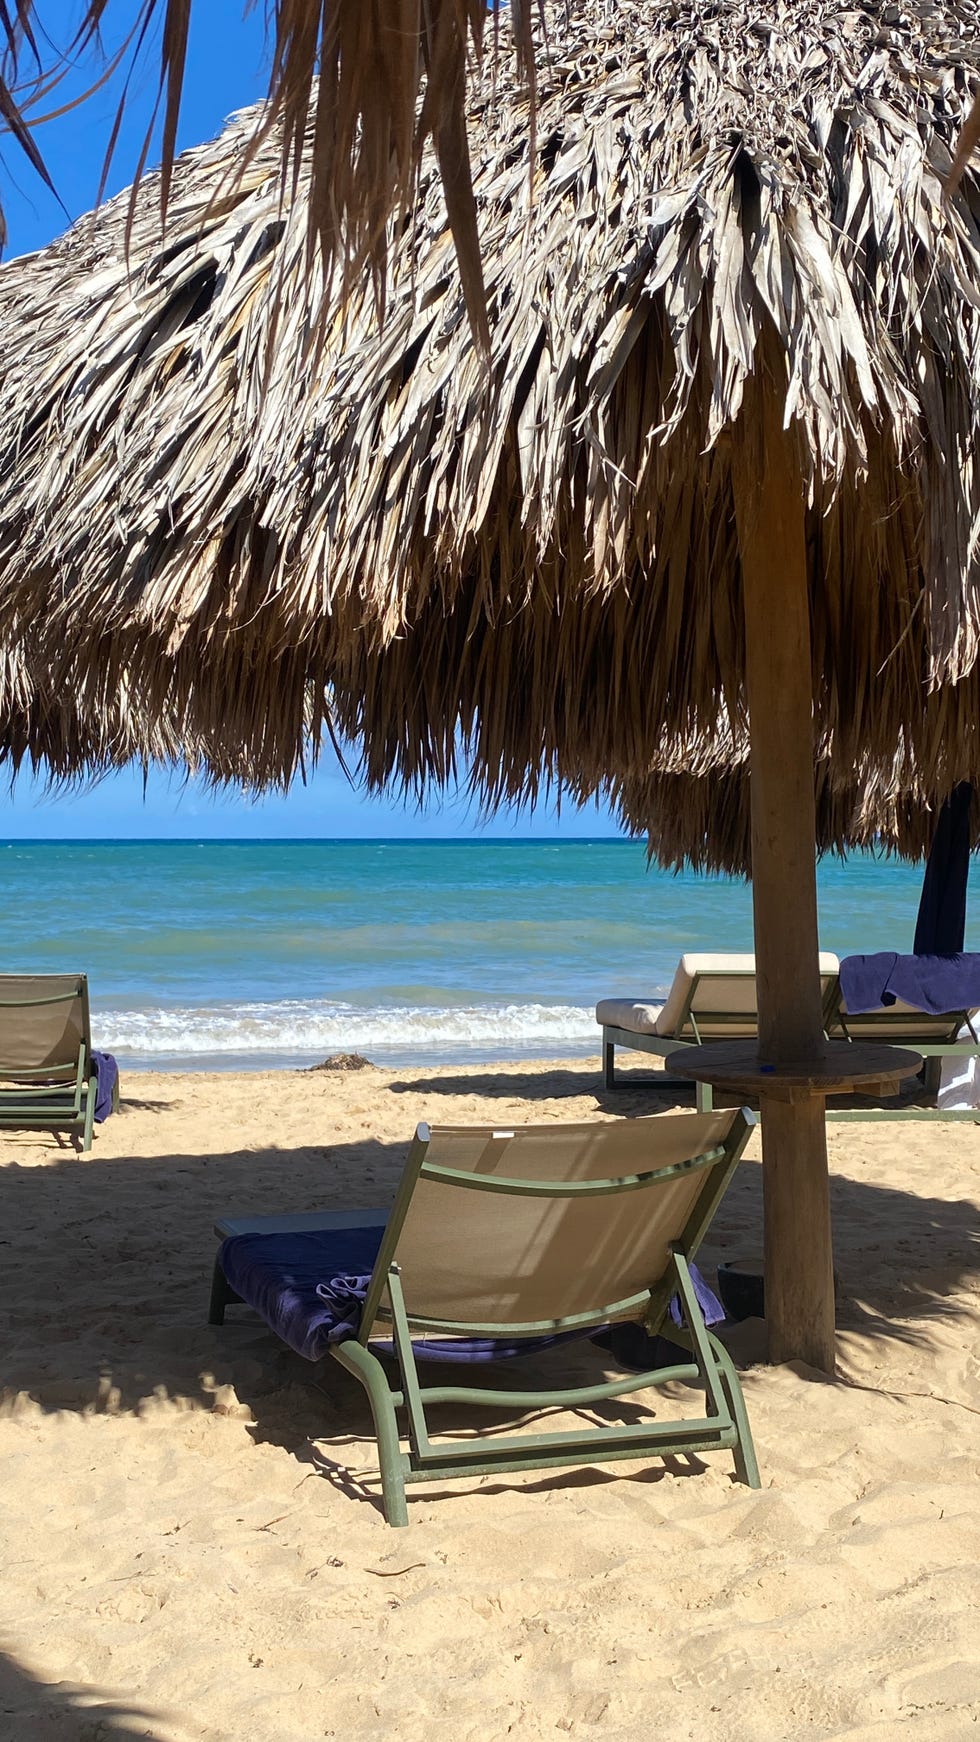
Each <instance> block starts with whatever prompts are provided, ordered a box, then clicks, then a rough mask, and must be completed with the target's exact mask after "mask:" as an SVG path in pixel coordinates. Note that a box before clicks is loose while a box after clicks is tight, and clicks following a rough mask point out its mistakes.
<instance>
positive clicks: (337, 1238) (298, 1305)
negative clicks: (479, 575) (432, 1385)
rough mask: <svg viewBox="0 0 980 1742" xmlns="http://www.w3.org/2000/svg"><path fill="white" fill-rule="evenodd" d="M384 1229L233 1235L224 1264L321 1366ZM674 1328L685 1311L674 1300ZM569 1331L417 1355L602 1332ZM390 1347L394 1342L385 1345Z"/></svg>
mask: <svg viewBox="0 0 980 1742" xmlns="http://www.w3.org/2000/svg"><path fill="white" fill-rule="evenodd" d="M383 1232H384V1230H383V1229H382V1228H337V1229H331V1228H324V1229H314V1230H312V1231H311V1232H309V1233H305V1234H296V1233H292V1234H234V1235H233V1236H232V1237H231V1239H230V1240H226V1241H225V1242H224V1244H223V1245H222V1247H221V1248H220V1250H219V1252H218V1263H219V1264H220V1266H221V1269H222V1270H223V1271H224V1274H225V1278H226V1280H227V1282H228V1283H229V1284H230V1286H231V1287H232V1288H233V1289H234V1291H235V1293H236V1294H237V1295H240V1296H241V1298H242V1300H244V1301H247V1302H248V1305H249V1306H251V1307H254V1308H255V1310H256V1312H257V1313H259V1314H261V1316H262V1318H264V1320H265V1322H266V1324H267V1325H269V1326H270V1327H271V1329H272V1330H274V1331H275V1333H276V1336H277V1337H281V1338H282V1341H283V1342H284V1343H287V1344H288V1345H289V1347H290V1348H291V1349H294V1350H295V1351H296V1353H297V1355H303V1356H305V1358H306V1360H307V1361H319V1359H320V1357H321V1356H322V1355H325V1354H326V1352H327V1350H328V1349H329V1347H330V1345H331V1343H340V1342H343V1340H344V1338H345V1337H353V1336H356V1335H357V1331H358V1327H359V1325H360V1321H361V1307H362V1305H363V1303H364V1299H365V1296H366V1295H367V1291H368V1284H369V1283H370V1280H371V1272H372V1270H373V1268H374V1261H375V1259H376V1257H377V1255H378V1248H379V1247H380V1245H381V1236H382V1234H383ZM691 1274H692V1277H693V1278H694V1285H695V1290H696V1293H697V1296H698V1300H699V1301H700V1303H701V1306H702V1309H703V1310H704V1311H705V1317H706V1319H707V1322H708V1323H709V1324H716V1323H717V1322H718V1320H719V1319H721V1318H723V1317H724V1313H723V1311H722V1308H721V1306H720V1304H719V1302H718V1301H717V1300H716V1299H715V1296H714V1295H713V1294H712V1293H711V1290H710V1289H709V1288H708V1285H707V1283H706V1282H705V1281H704V1278H703V1277H702V1276H700V1275H698V1274H697V1272H696V1270H695V1267H694V1265H692V1266H691ZM671 1311H672V1314H673V1316H674V1320H675V1323H677V1324H679V1323H680V1316H679V1310H678V1309H677V1308H676V1307H675V1305H674V1303H673V1302H672V1303H671ZM595 1330H596V1327H594V1326H590V1327H589V1329H588V1330H585V1331H565V1332H563V1333H561V1334H560V1335H553V1336H541V1337H514V1338H506V1339H504V1338H500V1337H473V1338H466V1339H465V1340H464V1339H462V1338H458V1337H456V1338H444V1337H443V1338H440V1337H434V1336H422V1337H413V1339H412V1347H413V1349H414V1350H415V1353H416V1355H417V1356H420V1357H426V1358H428V1359H429V1360H433V1361H501V1360H506V1359H508V1358H510V1357H512V1356H516V1355H533V1354H536V1353H537V1352H538V1351H539V1350H541V1349H548V1348H552V1347H554V1346H555V1345H556V1344H558V1343H567V1342H571V1341H573V1340H574V1339H576V1338H578V1337H589V1336H593V1335H594V1334H595ZM379 1346H381V1347H387V1345H379Z"/></svg>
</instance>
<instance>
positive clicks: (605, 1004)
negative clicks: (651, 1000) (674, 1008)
mask: <svg viewBox="0 0 980 1742" xmlns="http://www.w3.org/2000/svg"><path fill="white" fill-rule="evenodd" d="M661 1009H662V1006H661V1005H659V1004H646V1003H644V1002H643V1000H642V999H641V1000H640V1001H639V1002H638V1003H634V1002H633V1000H632V999H630V998H602V999H600V1001H599V1003H598V1004H597V1005H596V1007H595V1019H596V1021H597V1022H601V1023H602V1024H603V1027H605V1028H625V1029H626V1031H627V1033H629V1034H656V1033H657V1018H658V1017H659V1015H660V1011H661Z"/></svg>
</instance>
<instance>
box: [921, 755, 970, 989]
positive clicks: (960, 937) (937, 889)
mask: <svg viewBox="0 0 980 1742" xmlns="http://www.w3.org/2000/svg"><path fill="white" fill-rule="evenodd" d="M972 803H973V788H972V786H971V785H970V783H969V781H966V780H961V781H960V784H959V786H955V787H954V788H953V790H952V792H951V793H950V795H949V797H948V799H947V800H946V803H945V804H944V805H943V807H942V809H941V811H940V812H939V821H938V822H937V824H936V833H935V835H934V836H933V842H932V846H931V848H930V849H929V858H928V860H927V861H926V874H925V877H924V878H923V881H922V895H921V897H920V899H919V914H918V918H917V920H916V922H915V939H914V941H913V944H912V950H913V953H914V954H915V955H917V956H956V955H959V954H960V953H961V952H962V949H963V941H964V939H965V937H966V886H967V881H968V879H969V875H970V807H971V805H972Z"/></svg>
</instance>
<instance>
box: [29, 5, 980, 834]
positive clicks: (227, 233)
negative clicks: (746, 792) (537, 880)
mask: <svg viewBox="0 0 980 1742" xmlns="http://www.w3.org/2000/svg"><path fill="white" fill-rule="evenodd" d="M976 28H977V21H976V17H975V13H974V9H973V6H972V4H971V5H967V4H966V0H936V3H934V4H933V3H931V0H930V4H929V5H926V4H925V0H923V4H922V5H921V6H915V7H906V8H896V7H894V6H891V5H888V6H886V5H884V4H879V3H877V0H875V3H870V0H869V3H867V4H861V3H859V0H854V3H853V4H851V5H845V6H841V5H839V4H836V3H834V4H831V0H808V3H806V4H804V0H784V3H783V4H782V6H781V7H780V9H779V13H778V17H775V16H773V15H771V13H770V12H766V11H763V10H762V9H761V8H760V7H759V6H758V5H757V4H750V3H749V0H724V3H722V4H717V3H712V4H710V5H709V4H708V3H707V0H645V3H641V0H620V3H619V4H617V6H616V7H615V8H614V9H612V10H609V9H608V8H607V7H606V6H605V5H604V4H603V3H602V0H582V3H581V4H580V5H579V6H577V7H576V8H575V9H574V10H573V11H572V13H571V15H570V17H568V18H566V17H565V14H564V12H562V11H561V10H554V11H551V12H549V16H548V31H549V45H550V56H549V58H547V60H542V61H541V70H540V76H539V88H538V93H537V138H536V142H534V143H532V138H531V132H530V128H529V103H530V99H529V93H528V90H527V88H526V85H525V84H523V83H519V82H518V81H517V80H516V79H515V78H514V77H513V76H511V75H510V74H509V73H508V72H507V70H506V69H505V68H504V67H503V66H501V67H498V68H497V69H496V70H495V72H491V71H485V72H484V73H482V74H478V75H477V76H476V77H475V79H474V83H473V87H472V99H471V103H470V108H469V112H468V136H469V140H470V151H471V161H472V164H473V187H474V191H475V201H476V214H477V223H478V230H479V239H480V248H481V252H482V256H483V261H484V277H485V288H486V306H487V310H488V320H489V340H490V350H489V359H485V358H484V357H482V356H481V355H480V353H479V350H478V348H477V347H476V345H475V344H474V340H473V337H472V332H471V328H470V325H469V322H468V319H467V315H466V306H465V299H464V296H463V292H462V290H461V287H460V283H459V278H458V274H457V270H456V266H455V260H454V250H453V243H452V238H451V234H450V225H449V213H448V210H447V202H446V197H445V194H444V192H443V184H442V180H441V178H440V175H439V172H438V165H437V163H436V161H435V157H434V156H433V155H432V153H431V152H430V153H429V154H428V155H427V156H426V157H425V159H424V161H423V164H422V169H421V173H420V178H419V184H418V194H417V199H416V202H415V205H414V208H413V212H412V221H411V222H410V223H406V224H404V225H402V224H400V223H395V224H393V225H392V226H391V228H390V230H389V234H388V303H387V317H386V322H385V325H384V327H383V329H382V330H381V331H380V332H379V329H378V325H377V320H376V307H375V297H374V285H373V282H372V279H371V275H370V274H369V273H366V274H365V275H364V277H363V279H362V281H361V282H359V283H357V284H355V285H353V286H352V288H351V292H350V297H349V299H348V302H347V304H346V306H345V307H344V309H343V311H342V312H337V313H336V314H335V316H334V318H333V323H332V325H331V326H330V327H329V328H328V329H327V330H325V331H324V330H323V329H322V328H321V330H320V331H319V334H318V335H317V334H316V333H315V327H316V321H317V316H318V311H320V310H321V308H322V306H323V293H324V287H325V283H326V276H325V275H326V271H327V268H326V266H325V264H324V261H323V259H322V258H321V257H319V256H314V257H311V255H310V251H309V248H308V241H307V238H308V233H309V221H310V210H311V206H312V205H313V204H315V202H316V201H317V200H318V199H319V197H320V196H319V194H318V192H317V191H316V190H317V188H318V185H319V184H318V183H317V181H316V179H315V174H314V168H315V155H316V152H315V121H314V119H313V118H312V117H311V118H310V120H309V123H308V125H307V129H306V133H305V135H304V156H303V158H302V162H301V165H300V169H299V173H298V175H297V177H296V180H295V182H294V183H289V184H288V185H287V186H286V187H285V188H284V186H283V181H282V175H281V142H280V141H279V139H278V138H277V137H276V136H275V135H274V134H273V133H271V132H270V131H269V130H268V127H267V124H266V123H267V118H266V117H265V116H264V115H263V114H261V113H259V114H256V113H252V114H246V115H243V116H241V117H238V118H237V119H236V120H234V121H233V122H232V124H231V125H230V126H229V128H228V129H227V130H226V132H225V133H224V134H223V135H222V137H221V139H219V140H218V141H217V142H216V143H215V144H214V145H211V146H207V147H204V148H201V149H200V150H197V151H195V152H191V153H188V154H187V155H186V156H185V157H184V158H182V159H181V160H180V161H179V162H178V164H177V165H176V168H175V171H174V175H173V181H172V185H171V188H170V215H169V223H168V233H167V238H166V243H165V245H161V243H160V240H159V229H158V225H157V211H158V205H159V197H160V186H159V182H158V181H155V180H154V179H153V178H149V179H148V181H147V182H146V183H145V184H144V185H143V186H142V188H141V189H140V191H139V194H138V197H137V199H136V203H135V208H134V216H133V222H132V229H131V235H130V246H129V261H127V258H126V233H127V222H128V214H129V209H130V203H129V199H128V196H125V195H124V196H122V197H121V198H120V200H118V201H116V202H114V203H113V204H111V205H109V206H108V207H106V208H105V209H104V210H103V211H101V212H100V213H97V214H95V215H94V216H93V217H92V218H89V219H86V220H83V221H82V222H81V223H80V224H79V225H78V226H76V227H75V229H74V230H73V231H72V232H70V233H69V235H68V236H67V237H65V238H64V239H62V240H61V241H60V242H58V243H56V244H54V245H53V246H52V247H51V248H49V249H47V250H45V251H44V252H43V253H41V254H39V255H36V256H33V257H31V258H29V259H27V260H24V261H15V262H13V263H11V265H10V266H8V267H7V268H5V269H4V270H3V271H2V272H0V333H2V336H3V342H4V356H5V364H6V367H5V372H4V378H3V380H2V382H0V485H2V491H3V497H2V500H3V513H2V517H0V635H7V636H9V637H12V638H13V639H15V640H16V638H17V637H18V636H19V635H20V634H22V633H23V632H24V629H25V625H30V626H31V632H32V634H35V635H36V637H37V639H38V645H39V650H40V651H39V657H40V659H41V662H42V664H43V666H44V668H45V669H47V670H50V671H51V672H52V673H54V674H55V675H56V677H58V678H59V679H60V680H61V681H62V682H64V683H65V684H66V685H68V686H69V687H71V686H73V685H77V684H78V683H80V682H84V683H85V684H86V685H89V686H91V689H90V690H89V691H88V692H87V693H90V694H92V695H93V696H94V694H95V693H96V692H98V693H101V694H102V695H104V697H105V698H106V702H107V705H111V701H112V696H113V694H114V690H115V687H116V686H117V685H118V683H119V681H120V680H121V678H122V677H123V675H125V678H126V681H127V682H128V683H129V684H130V685H131V689H132V693H133V694H135V695H138V696H139V698H140V704H141V706H143V707H145V708H146V709H147V710H148V711H149V714H150V716H152V714H153V712H154V710H156V709H157V708H158V707H159V708H165V707H168V706H172V705H173V699H174V698H175V697H179V699H180V709H181V715H180V717H181V718H182V720H183V721H184V723H185V725H186V728H187V730H188V731H189V732H191V733H192V734H193V735H195V736H196V739H197V741H203V742H207V744H208V745H209V747H210V753H211V754H213V755H214V756H216V757H218V758H221V757H224V758H225V762H224V765H226V766H227V765H229V764H230V762H231V761H232V760H233V759H234V758H236V757H237V758H239V760H240V759H241V758H242V757H243V756H246V757H247V758H248V759H249V766H250V768H251V770H252V773H253V776H254V779H255V780H256V782H258V783H261V782H262V781H263V780H265V779H276V780H280V779H284V778H288V775H289V772H290V770H291V769H292V768H293V767H295V766H296V764H297V761H298V759H299V758H300V757H301V756H302V755H303V753H304V745H305V744H306V742H307V733H308V732H309V731H312V734H313V740H314V754H315V740H316V737H317V735H318V733H319V732H320V731H321V730H322V729H323V728H324V726H325V723H326V719H327V715H328V713H329V714H330V717H331V718H333V719H335V720H336V722H337V727H338V729H339V730H340V732H341V733H342V734H343V735H345V736H346V737H348V738H350V739H351V740H352V741H353V742H354V743H355V744H358V745H362V746H363V747H364V754H365V767H366V773H367V778H368V780H369V781H370V782H372V783H381V782H389V781H391V780H396V781H398V780H400V781H402V782H403V783H405V784H407V785H408V786H410V787H423V786H424V785H425V784H426V783H427V782H428V781H430V780H442V779H445V778H449V777H451V775H452V774H453V772H454V770H455V769H456V767H457V762H458V758H459V756H460V754H461V751H462V752H465V753H466V754H467V755H469V756H470V757H471V758H472V764H473V768H474V779H475V781H476V785H477V788H478V790H479V791H480V793H481V794H482V796H483V797H484V799H485V800H486V801H487V802H488V803H494V802H496V801H498V800H500V799H502V798H504V797H511V796H515V795H516V796H533V794H534V793H535V791H536V790H537V788H538V784H539V782H541V781H542V780H549V779H550V780H553V781H555V782H557V783H558V785H559V787H564V788H567V789H568V790H571V791H573V792H574V791H580V790H581V791H595V790H599V789H600V788H601V786H602V783H603V782H608V781H610V780H613V781H618V780H628V779H630V778H632V777H634V776H637V775H638V774H639V775H644V774H645V772H646V771H649V770H650V769H651V768H654V767H656V766H657V765H658V762H659V761H661V760H662V758H663V757H664V756H665V755H669V754H670V752H671V748H672V746H689V745H691V744H699V743H705V744H710V743H711V742H712V741H714V740H715V739H716V737H717V734H718V732H719V723H721V724H722V726H723V727H724V728H725V729H726V730H727V729H729V728H730V730H731V731H732V733H733V734H734V736H735V738H736V739H738V738H740V737H741V736H744V731H745V696H744V671H743V664H744V662H743V630H742V611H741V574H740V567H739V557H738V547H737V539H736V535H735V528H734V519H733V507H732V482H731V473H732V454H733V451H734V448H735V446H736V445H737V444H739V443H740V442H741V441H742V439H743V429H744V424H743V393H744V387H745V383H746V381H747V380H748V379H749V378H750V377H751V376H752V374H753V372H754V370H755V368H756V363H757V358H758V348H759V345H760V335H762V334H764V333H767V332H768V333H772V332H773V331H774V332H775V333H776V334H777V335H778V340H779V347H780V354H781V356H782V358H783V360H784V362H783V378H782V379H781V380H778V381H777V382H776V383H775V384H774V387H773V389H772V390H773V391H775V392H777V393H778V395H779V398H780V403H781V405H782V406H783V407H784V410H785V417H786V420H787V423H788V424H789V426H790V427H791V428H792V430H793V431H794V436H795V440H796V443H797V448H798V453H799V461H800V472H801V479H802V484H801V488H802V489H804V490H805V492H806V496H807V503H808V506H807V537H808V552H809V564H810V592H811V619H812V630H813V659H814V663H813V707H814V730H815V739H816V741H817V742H819V743H821V744H826V745H828V746H832V761H833V766H834V769H835V771H840V772H841V776H842V778H843V777H844V776H846V772H847V771H848V770H849V769H853V768H855V767H860V768H862V769H870V770H871V771H872V774H871V775H870V776H869V777H868V778H872V777H873V778H875V779H877V778H881V779H886V778H888V777H889V771H890V770H892V769H893V768H894V767H895V766H896V759H898V763H899V765H900V766H903V767H906V766H907V767H908V768H909V769H910V770H913V771H914V776H915V780H916V782H917V783H918V784H917V787H916V791H917V792H918V793H920V794H921V795H923V796H924V798H925V800H926V802H933V801H937V800H938V799H941V798H942V797H943V796H944V794H945V792H946V791H948V790H949V788H950V786H951V785H952V784H954V783H955V781H957V780H959V779H963V778H971V777H973V778H976V777H978V776H980V667H978V657H977V656H978V650H980V463H978V457H977V452H976V439H975V432H976V429H977V427H978V424H980V185H978V181H977V178H976V176H975V174H974V173H973V172H972V171H969V170H968V171H967V173H966V174H965V176H964V177H963V180H962V182H961V184H960V187H959V190H958V191H957V193H956V194H955V196H954V197H953V198H951V199H944V197H943V191H942V190H943V183H944V181H945V178H946V177H947V176H948V173H949V170H950V166H951V163H952V154H953V145H954V141H955V139H956V138H957V136H958V135H959V132H960V130H961V127H962V123H963V118H964V115H965V113H966V111H967V109H968V107H969V104H970V102H971V100H972V97H973V94H974V92H975V90H976V88H977V85H978V82H980V43H978V40H977V36H976ZM298 124H299V123H298V121H297V125H298ZM529 187H531V192H530V193H529ZM875 771H880V773H879V772H875ZM835 778H837V774H836V773H835ZM862 778H864V776H862Z"/></svg>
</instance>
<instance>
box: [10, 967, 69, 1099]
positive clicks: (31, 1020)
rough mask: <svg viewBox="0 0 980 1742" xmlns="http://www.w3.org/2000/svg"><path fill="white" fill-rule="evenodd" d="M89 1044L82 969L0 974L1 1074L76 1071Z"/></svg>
mask: <svg viewBox="0 0 980 1742" xmlns="http://www.w3.org/2000/svg"><path fill="white" fill-rule="evenodd" d="M83 1043H84V1045H85V1049H86V1051H88V1050H89V1048H90V1036H89V1014H88V985H87V981H86V978H85V975H84V974H0V1074H2V1075H4V1076H16V1073H17V1072H18V1070H24V1071H38V1070H43V1069H45V1068H49V1069H50V1070H52V1071H57V1072H59V1073H60V1071H61V1070H63V1069H65V1070H67V1069H69V1068H70V1069H71V1070H72V1071H74V1070H75V1067H76V1066H77V1064H78V1049H79V1047H80V1046H81V1045H82V1044H83Z"/></svg>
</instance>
